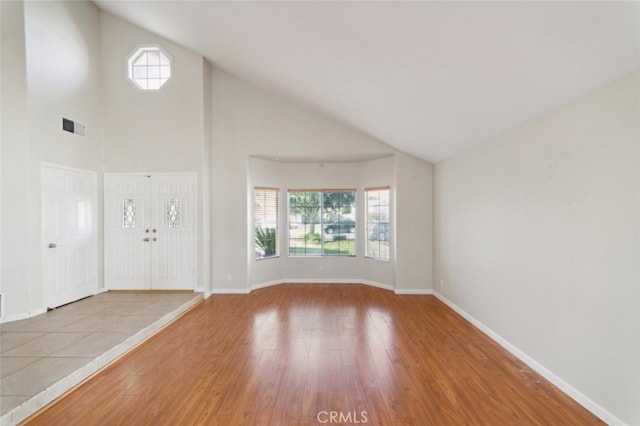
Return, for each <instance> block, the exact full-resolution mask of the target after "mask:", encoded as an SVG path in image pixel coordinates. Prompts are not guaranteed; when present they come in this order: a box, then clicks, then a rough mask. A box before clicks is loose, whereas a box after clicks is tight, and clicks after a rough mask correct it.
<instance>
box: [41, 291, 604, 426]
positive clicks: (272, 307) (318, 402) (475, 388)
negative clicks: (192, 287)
mask: <svg viewBox="0 0 640 426" xmlns="http://www.w3.org/2000/svg"><path fill="white" fill-rule="evenodd" d="M331 416H334V417H333V419H332V417H331ZM340 416H341V417H340ZM331 420H337V421H340V420H343V424H345V423H349V422H344V420H350V424H371V425H373V424H376V425H462V424H467V425H474V424H478V425H536V424H547V425H572V424H573V425H590V424H601V422H600V421H599V420H598V419H597V418H596V417H594V416H593V415H592V414H591V413H589V412H588V411H587V410H586V409H584V408H583V407H581V406H580V405H579V404H577V403H576V402H574V401H573V400H572V399H571V398H569V397H568V396H566V395H565V394H563V393H562V392H561V391H559V390H558V389H556V388H555V387H554V386H552V385H551V384H550V383H548V382H547V381H546V380H544V379H543V378H542V377H541V376H539V375H538V374H537V373H535V372H533V371H532V370H531V369H530V368H528V367H527V366H526V365H524V364H523V363H521V362H520V361H519V360H517V359H516V358H515V357H513V356H512V355H510V354H509V353H508V352H506V351H505V350H503V349H502V348H501V347H500V346H498V345H497V344H496V343H494V342H493V341H492V340H491V339H489V338H488V337H487V336H485V335H484V334H482V333H481V332H480V331H478V330H477V329H475V328H474V327H473V326H472V325H471V324H469V323H468V322H467V321H465V320H464V319H462V318H461V317H460V316H459V315H457V314H456V313H455V312H453V311H452V310H451V309H449V308H448V307H447V306H446V305H444V304H443V303H441V302H440V301H438V300H437V299H436V298H435V297H433V296H400V295H396V294H394V293H392V292H390V291H386V290H382V289H378V288H372V287H367V286H361V285H335V284H300V285H297V284H287V285H279V286H275V287H270V288H264V289H261V290H256V291H253V292H252V293H251V294H249V295H214V296H212V297H210V298H209V299H207V300H206V301H205V302H203V303H201V304H199V305H198V306H196V307H195V308H194V309H192V310H191V311H190V312H189V313H187V314H186V315H184V316H183V317H182V318H180V319H179V320H177V321H176V322H175V323H173V324H172V325H170V326H169V327H167V328H165V329H164V330H162V331H161V332H160V333H159V334H157V335H156V336H154V337H153V338H151V339H150V340H148V341H147V342H146V343H144V344H143V345H141V346H140V347H138V348H137V349H135V350H134V351H132V352H131V353H129V354H128V355H126V356H125V357H124V358H122V359H121V360H119V361H118V362H116V363H115V364H113V365H112V366H110V367H109V368H107V369H106V370H104V371H103V372H101V373H99V374H98V375H96V376H95V377H94V378H92V379H91V380H90V381H88V382H86V383H85V384H83V385H82V386H80V387H79V388H77V389H76V390H75V391H73V392H71V393H70V394H68V395H67V396H66V397H64V398H62V399H61V400H60V401H58V402H57V403H55V404H53V405H52V406H50V407H49V408H48V409H45V410H44V411H43V412H41V413H39V414H38V415H37V416H36V417H34V418H32V419H30V421H29V422H28V424H30V425H62V424H64V425H91V424H93V425H116V424H136V425H139V424H143V425H144V424H153V425H183V424H185V425H194V424H204V425H217V424H219V425H241V424H246V425H312V424H336V423H335V422H333V423H331V422H330V421H331Z"/></svg>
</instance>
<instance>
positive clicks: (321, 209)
mask: <svg viewBox="0 0 640 426" xmlns="http://www.w3.org/2000/svg"><path fill="white" fill-rule="evenodd" d="M305 192H306V193H317V194H326V193H353V202H352V204H351V205H350V206H349V207H350V209H351V212H350V213H348V215H350V216H352V217H353V219H351V218H350V217H347V218H344V217H343V216H342V213H338V217H339V219H338V220H353V222H354V226H353V228H354V232H353V238H348V236H345V237H344V238H340V239H336V237H335V236H333V238H332V239H331V240H327V239H326V235H327V234H326V233H325V232H324V231H325V226H326V225H327V224H329V223H332V222H334V221H333V220H331V221H325V215H326V207H325V205H324V198H323V195H320V196H319V198H318V205H317V208H318V212H317V216H318V217H319V223H312V229H313V226H315V225H319V226H320V233H319V235H320V236H319V244H320V249H319V253H312V254H307V253H306V251H307V238H306V235H308V234H304V235H305V237H303V239H304V251H305V254H292V252H291V250H292V247H293V246H292V244H291V242H292V241H294V240H300V239H301V238H299V237H298V238H292V237H291V234H292V229H295V228H293V227H292V221H291V216H292V214H291V196H290V194H292V193H305ZM357 205H358V190H357V189H356V188H339V189H326V188H320V189H288V190H287V225H288V230H287V256H288V257H289V258H309V257H351V258H354V257H356V256H357V254H358V253H357V251H358V237H357V235H358V232H357V224H358V217H357V211H358V207H357ZM298 214H299V213H298ZM334 219H335V217H334ZM298 223H299V222H293V225H295V224H298ZM304 225H307V224H304ZM341 234H343V233H342V232H339V235H341ZM346 234H351V232H347V233H346ZM334 241H338V247H340V245H341V244H340V242H339V241H346V245H347V249H346V250H347V251H349V246H353V252H352V253H351V252H348V253H344V254H343V253H342V252H341V251H340V250H341V249H340V248H339V249H338V252H337V253H335V254H328V253H326V252H325V244H326V243H327V242H334Z"/></svg>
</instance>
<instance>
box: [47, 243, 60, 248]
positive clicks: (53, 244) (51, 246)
mask: <svg viewBox="0 0 640 426" xmlns="http://www.w3.org/2000/svg"><path fill="white" fill-rule="evenodd" d="M56 247H58V245H57V244H55V243H50V244H49V248H56Z"/></svg>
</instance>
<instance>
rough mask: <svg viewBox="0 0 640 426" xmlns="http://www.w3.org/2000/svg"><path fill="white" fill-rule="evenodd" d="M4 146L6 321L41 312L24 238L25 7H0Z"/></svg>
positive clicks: (1, 271)
mask: <svg viewBox="0 0 640 426" xmlns="http://www.w3.org/2000/svg"><path fill="white" fill-rule="evenodd" d="M0 11H1V14H0V19H1V20H2V21H1V22H0V30H1V31H2V33H1V34H0V43H2V44H1V46H0V54H1V56H0V66H1V68H2V71H1V80H0V83H1V84H0V90H1V91H2V96H0V102H1V104H0V108H1V110H0V114H1V116H0V120H1V122H0V131H1V133H0V143H1V144H2V145H1V147H2V157H1V161H2V179H1V181H0V184H1V185H2V191H1V192H0V196H1V197H2V217H1V220H2V222H1V223H2V227H1V231H2V239H1V244H2V251H1V254H2V257H1V265H0V277H1V281H0V291H2V293H3V299H4V306H3V308H4V309H3V316H7V315H12V314H16V313H20V312H28V311H29V310H31V309H34V307H39V306H38V305H37V304H36V303H37V301H33V300H31V298H30V295H31V294H32V293H33V290H32V289H31V287H32V285H30V284H29V283H30V280H29V263H28V259H29V255H28V253H29V244H28V241H27V239H26V238H25V237H24V229H25V228H24V227H25V225H26V223H25V218H26V217H28V216H29V206H28V200H27V194H28V169H29V167H28V165H29V144H28V138H27V73H26V52H25V37H24V7H23V4H22V3H21V2H0Z"/></svg>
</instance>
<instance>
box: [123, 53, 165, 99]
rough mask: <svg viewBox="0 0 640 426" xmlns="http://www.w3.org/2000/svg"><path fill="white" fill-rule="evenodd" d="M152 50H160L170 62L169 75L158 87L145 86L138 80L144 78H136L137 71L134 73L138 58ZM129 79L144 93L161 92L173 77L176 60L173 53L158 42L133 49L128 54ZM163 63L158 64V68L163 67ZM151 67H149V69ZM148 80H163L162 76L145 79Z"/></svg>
mask: <svg viewBox="0 0 640 426" xmlns="http://www.w3.org/2000/svg"><path fill="white" fill-rule="evenodd" d="M152 51H156V52H158V53H159V54H160V55H162V56H164V57H165V58H166V59H167V60H168V62H169V64H168V66H169V76H168V77H167V78H166V79H165V80H164V81H162V82H161V83H160V84H159V86H158V87H152V88H149V87H143V85H142V84H141V83H140V82H139V81H138V80H142V79H141V78H136V77H135V73H134V64H135V62H136V61H137V60H138V58H140V56H141V55H142V54H144V53H148V52H152ZM126 63H127V79H128V80H129V82H130V83H131V84H132V85H133V86H135V87H136V88H137V89H138V90H139V91H141V92H143V93H156V92H159V91H160V90H162V89H163V88H164V87H165V86H166V85H167V84H168V83H169V81H171V80H172V79H173V67H174V61H173V58H172V57H171V55H169V53H167V51H166V50H165V49H163V48H162V47H161V46H159V45H157V44H148V45H141V46H138V47H136V48H135V50H133V51H132V52H131V53H130V54H129V56H127V61H126ZM162 66H163V65H162V64H159V65H158V68H162ZM148 68H149V67H147V69H148ZM159 72H160V73H161V70H159ZM145 80H146V81H147V82H148V81H149V80H162V78H157V79H156V78H151V79H150V78H148V75H147V78H146V79H145Z"/></svg>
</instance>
